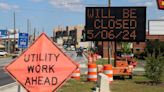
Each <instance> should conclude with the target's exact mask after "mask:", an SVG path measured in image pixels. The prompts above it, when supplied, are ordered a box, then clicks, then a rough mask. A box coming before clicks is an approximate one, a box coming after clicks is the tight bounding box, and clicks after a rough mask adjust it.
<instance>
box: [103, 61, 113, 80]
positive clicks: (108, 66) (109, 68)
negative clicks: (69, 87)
mask: <svg viewBox="0 0 164 92" xmlns="http://www.w3.org/2000/svg"><path fill="white" fill-rule="evenodd" d="M104 73H105V75H107V76H108V77H109V83H111V82H112V81H113V68H112V65H111V64H106V65H104Z"/></svg>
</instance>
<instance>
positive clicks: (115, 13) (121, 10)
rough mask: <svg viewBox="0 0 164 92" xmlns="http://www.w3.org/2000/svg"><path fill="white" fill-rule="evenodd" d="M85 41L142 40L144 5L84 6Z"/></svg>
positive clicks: (144, 34)
mask: <svg viewBox="0 0 164 92" xmlns="http://www.w3.org/2000/svg"><path fill="white" fill-rule="evenodd" d="M85 33H86V37H85V38H86V41H129V42H142V41H145V36H146V7H86V25H85Z"/></svg>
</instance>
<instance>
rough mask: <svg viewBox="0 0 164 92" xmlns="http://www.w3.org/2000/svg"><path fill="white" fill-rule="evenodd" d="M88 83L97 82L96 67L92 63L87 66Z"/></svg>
mask: <svg viewBox="0 0 164 92" xmlns="http://www.w3.org/2000/svg"><path fill="white" fill-rule="evenodd" d="M87 80H88V81H97V65H96V64H93V63H89V64H88V79H87Z"/></svg>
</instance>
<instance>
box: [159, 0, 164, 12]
mask: <svg viewBox="0 0 164 92" xmlns="http://www.w3.org/2000/svg"><path fill="white" fill-rule="evenodd" d="M157 4H158V9H162V10H164V0H157Z"/></svg>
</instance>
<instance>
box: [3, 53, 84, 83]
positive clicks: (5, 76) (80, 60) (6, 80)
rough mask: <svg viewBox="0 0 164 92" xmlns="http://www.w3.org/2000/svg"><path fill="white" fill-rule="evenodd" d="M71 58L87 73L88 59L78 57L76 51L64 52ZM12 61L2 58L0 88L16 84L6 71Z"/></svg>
mask: <svg viewBox="0 0 164 92" xmlns="http://www.w3.org/2000/svg"><path fill="white" fill-rule="evenodd" d="M64 52H65V53H66V54H67V55H68V56H70V58H72V60H73V61H75V62H78V63H79V64H80V65H82V67H81V70H82V72H86V68H85V67H83V66H85V64H86V61H87V59H86V58H85V56H84V55H83V56H82V57H77V54H76V51H64ZM11 61H12V59H11V58H1V59H0V86H4V85H7V84H10V83H13V82H15V81H14V80H13V79H12V78H11V76H9V75H8V73H6V72H5V71H4V69H3V68H4V66H5V65H7V64H9V63H10V62H11Z"/></svg>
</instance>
